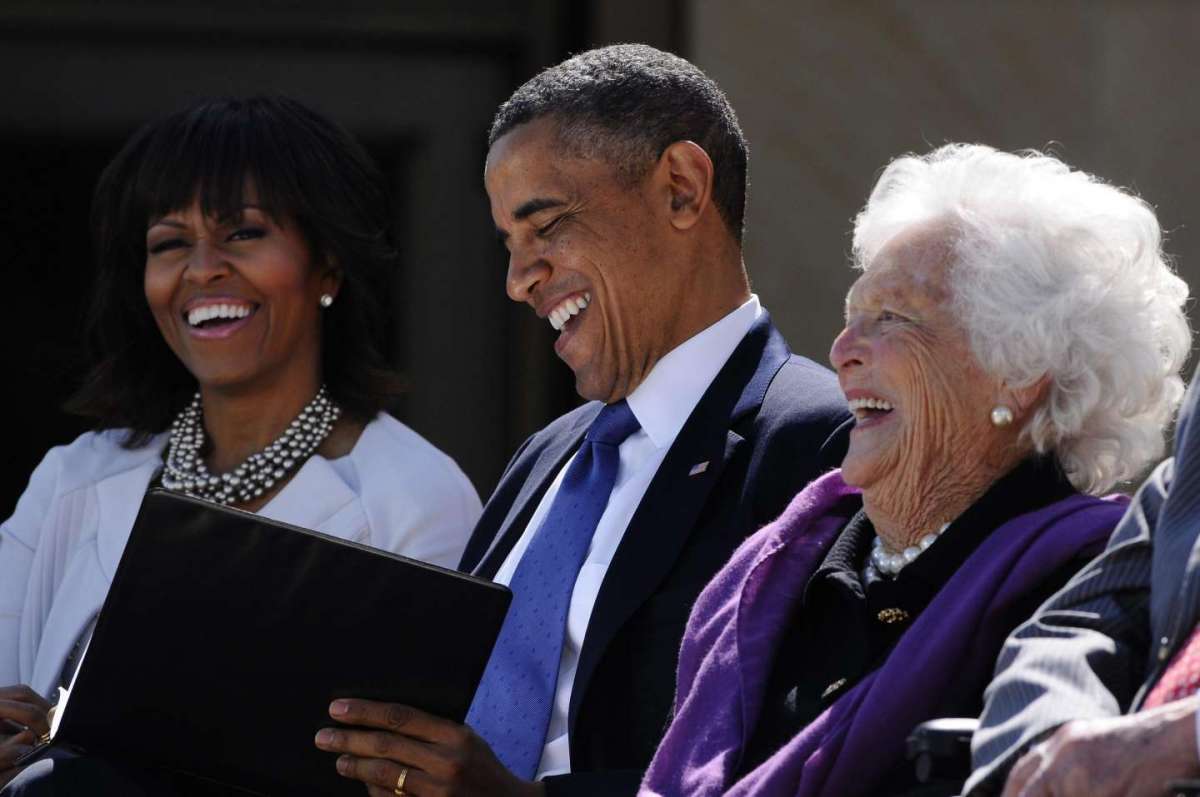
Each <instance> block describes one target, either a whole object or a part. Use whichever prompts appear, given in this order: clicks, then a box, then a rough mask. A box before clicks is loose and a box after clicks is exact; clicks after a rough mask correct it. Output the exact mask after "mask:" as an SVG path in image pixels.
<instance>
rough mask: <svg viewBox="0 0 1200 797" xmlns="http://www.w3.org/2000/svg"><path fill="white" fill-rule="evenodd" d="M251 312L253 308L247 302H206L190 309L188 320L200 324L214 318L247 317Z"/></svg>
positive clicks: (194, 324) (193, 323)
mask: <svg viewBox="0 0 1200 797" xmlns="http://www.w3.org/2000/svg"><path fill="white" fill-rule="evenodd" d="M250 312H251V308H250V306H249V305H246V304H206V305H204V306H203V307H197V308H195V309H193V310H190V311H188V314H187V322H188V324H190V325H191V326H198V325H200V324H203V323H204V322H205V321H210V320H212V319H214V318H233V319H236V318H245V317H246V316H248V315H250Z"/></svg>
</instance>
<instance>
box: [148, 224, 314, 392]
mask: <svg viewBox="0 0 1200 797" xmlns="http://www.w3.org/2000/svg"><path fill="white" fill-rule="evenodd" d="M144 288H145V294H146V301H147V302H148V303H149V305H150V311H151V313H152V314H153V315H154V320H155V322H156V323H157V324H158V328H159V330H160V331H161V332H162V336H163V338H164V340H166V342H167V345H168V346H170V347H171V350H172V351H174V352H175V355H176V356H177V357H179V359H180V361H181V362H182V363H183V365H184V366H185V367H186V368H187V369H188V371H189V372H191V374H192V375H193V376H194V377H195V378H196V380H197V381H198V382H199V383H200V386H201V388H202V389H210V388H211V389H222V390H247V389H249V390H255V389H262V388H268V389H270V388H274V387H280V386H284V385H299V384H303V383H312V382H313V381H314V378H315V382H316V383H319V381H320V367H321V318H320V314H321V309H320V297H321V294H322V293H331V294H336V292H337V276H336V272H334V271H333V270H332V269H330V268H327V267H318V264H316V263H314V262H313V256H312V252H311V251H310V249H309V246H308V244H307V242H306V241H305V240H304V236H303V235H302V234H301V232H300V230H299V228H298V226H297V225H296V224H295V223H294V222H292V221H284V222H282V223H281V222H277V221H275V220H273V219H272V218H271V217H270V216H269V215H268V214H266V213H265V212H263V211H262V210H260V209H258V208H256V207H253V206H252V205H251V206H248V207H246V208H245V209H244V210H243V212H242V214H241V218H230V219H215V218H212V217H210V216H205V215H204V214H203V213H202V212H201V210H200V207H199V205H198V204H194V205H192V206H191V207H189V208H186V209H183V210H179V211H175V212H172V213H168V214H167V215H166V216H164V217H162V218H161V219H152V220H151V223H150V227H149V229H148V231H147V233H146V270H145V277H144Z"/></svg>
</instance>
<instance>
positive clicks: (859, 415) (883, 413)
mask: <svg viewBox="0 0 1200 797" xmlns="http://www.w3.org/2000/svg"><path fill="white" fill-rule="evenodd" d="M847 404H848V405H849V407H850V412H851V413H853V414H854V420H855V424H856V425H858V426H861V425H863V424H864V423H869V422H871V421H877V420H882V419H883V418H886V417H887V416H888V415H891V413H892V411H893V410H894V409H895V407H893V406H892V402H890V401H888V400H887V399H881V398H873V397H872V398H856V399H851V400H850V401H849V402H847Z"/></svg>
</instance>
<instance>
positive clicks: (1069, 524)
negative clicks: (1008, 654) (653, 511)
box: [639, 471, 1128, 797]
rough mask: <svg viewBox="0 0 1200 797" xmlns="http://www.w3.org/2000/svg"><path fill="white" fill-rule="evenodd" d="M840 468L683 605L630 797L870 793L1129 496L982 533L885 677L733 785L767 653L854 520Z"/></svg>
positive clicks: (1094, 548) (1074, 504)
mask: <svg viewBox="0 0 1200 797" xmlns="http://www.w3.org/2000/svg"><path fill="white" fill-rule="evenodd" d="M855 494H857V490H855V489H854V488H851V487H849V486H847V485H846V483H845V482H844V481H842V477H841V471H833V472H832V473H829V474H826V475H825V476H822V477H821V478H820V479H818V480H816V481H815V482H813V483H812V484H810V485H809V486H808V487H807V488H805V489H804V491H803V492H801V493H800V494H799V495H797V496H796V497H795V499H793V501H792V503H791V505H790V506H788V508H787V509H786V510H785V511H784V513H783V515H782V516H780V518H779V519H778V520H776V521H775V522H774V523H772V524H770V525H769V526H767V527H765V528H763V529H762V530H761V531H759V532H758V533H757V534H755V535H754V536H752V537H750V538H749V539H748V540H746V542H744V543H743V544H742V545H741V547H740V548H738V550H737V551H736V552H735V553H734V555H733V558H732V559H730V561H729V563H728V564H727V565H725V567H724V568H723V569H722V570H721V571H720V572H719V573H718V574H717V575H716V577H715V578H713V580H712V581H711V582H709V584H708V586H707V587H705V589H704V591H703V592H702V593H701V594H700V597H699V598H698V599H697V601H696V605H695V606H694V607H693V608H692V614H691V617H690V619H689V620H688V627H687V632H686V633H685V634H684V637H683V647H682V649H681V650H680V653H679V674H678V681H677V690H676V697H675V718H674V720H673V721H672V723H671V726H670V728H668V729H667V733H666V736H664V737H663V740H662V742H661V743H660V744H659V747H658V751H657V752H656V753H655V754H654V760H653V761H652V762H651V763H650V768H649V770H648V771H647V772H646V776H645V779H644V780H643V782H642V787H641V791H640V792H639V794H640V795H642V796H643V797H648V796H649V795H671V796H672V797H673V796H674V795H688V796H689V797H704V796H705V795H718V794H729V795H740V796H743V797H744V796H745V795H755V794H758V795H765V794H770V795H793V794H794V795H822V794H837V795H846V797H849V796H850V795H856V794H869V793H871V792H872V791H874V790H875V789H876V788H878V786H879V782H880V780H881V779H882V778H883V777H885V776H886V774H887V773H888V772H889V771H890V770H891V769H892V768H893V767H895V766H896V765H897V764H898V763H899V762H900V761H902V760H903V756H904V741H905V738H906V737H907V736H908V734H909V732H910V731H911V730H912V729H913V728H914V727H915V726H916V725H918V724H919V723H921V722H924V721H925V720H928V719H933V718H935V717H937V716H940V712H939V700H940V698H941V689H940V685H942V684H945V683H947V682H950V681H952V680H953V681H955V682H958V683H962V682H963V680H964V679H968V678H969V679H973V680H974V681H975V682H977V683H979V685H980V687H979V688H980V690H981V691H982V689H983V686H984V685H985V684H986V683H987V681H988V680H989V679H990V677H991V674H992V670H993V668H994V667H995V661H996V656H997V655H998V654H999V652H1000V647H1001V645H1002V644H1003V642H1004V640H1005V638H1006V637H1007V636H1008V634H1009V632H1011V631H1012V630H1013V628H1014V627H1015V626H1016V625H1018V624H1019V623H1020V622H1022V621H1023V620H1024V619H1025V618H1024V617H1016V616H1013V615H1014V614H1015V612H1016V607H1017V606H1019V605H1021V604H1022V603H1023V599H1025V598H1026V597H1027V596H1028V595H1030V593H1031V591H1036V590H1038V589H1040V588H1043V587H1042V585H1043V583H1044V582H1045V580H1046V579H1047V578H1049V577H1050V576H1052V575H1053V574H1054V573H1056V572H1057V571H1058V570H1059V568H1060V567H1062V566H1065V565H1066V564H1067V563H1069V562H1070V561H1071V560H1072V559H1076V558H1079V557H1083V556H1091V555H1094V554H1096V553H1099V552H1100V550H1101V549H1102V548H1103V546H1104V543H1105V541H1106V540H1107V539H1108V536H1109V534H1110V533H1111V532H1112V530H1113V527H1114V526H1116V524H1117V521H1118V520H1120V518H1121V515H1122V514H1123V513H1124V511H1125V504H1126V503H1128V500H1127V499H1123V498H1121V499H1117V500H1101V499H1098V498H1092V497H1089V496H1083V495H1073V496H1071V497H1069V498H1065V499H1063V500H1061V501H1057V502H1055V503H1053V504H1050V505H1048V506H1045V507H1042V508H1041V509H1038V510H1036V511H1033V512H1029V513H1027V514H1024V515H1021V516H1019V517H1016V518H1013V519H1012V520H1010V521H1008V522H1007V523H1005V524H1003V525H1002V526H1000V527H999V528H997V529H996V530H995V531H994V532H992V533H991V534H989V535H988V537H987V539H985V540H984V541H983V543H981V544H980V546H979V547H978V548H977V549H976V550H975V551H974V552H973V553H972V554H971V556H970V557H969V558H968V559H967V560H966V562H964V563H963V565H962V566H961V567H960V568H959V569H958V570H957V571H956V572H955V574H954V575H953V576H952V577H951V578H950V580H949V581H947V582H946V585H945V586H944V587H943V588H942V589H941V590H940V591H939V592H938V594H937V595H936V596H935V597H934V599H933V600H932V601H931V602H930V604H929V605H928V606H927V607H926V608H925V611H923V612H922V613H921V614H920V616H919V617H918V618H917V620H916V621H915V622H914V623H913V625H912V627H911V628H909V629H908V631H906V632H905V633H904V635H903V636H902V637H901V638H900V641H899V643H897V645H896V647H895V649H894V650H893V651H892V652H891V653H890V654H889V656H888V658H887V660H886V661H885V662H884V664H883V666H882V667H880V668H879V669H878V670H876V671H875V672H873V673H871V674H869V675H867V676H866V677H865V678H863V679H862V680H861V681H860V682H859V683H858V684H857V685H856V686H855V687H854V688H853V689H850V690H849V691H848V692H846V694H844V695H842V696H841V697H840V698H838V699H837V700H836V701H835V702H834V703H833V704H832V705H831V706H830V707H829V708H828V709H826V710H825V712H824V713H822V714H821V715H820V716H819V717H817V718H816V719H815V720H813V721H812V722H811V723H809V724H808V725H807V726H806V727H805V728H804V729H803V730H802V731H801V732H800V733H799V734H798V735H796V736H795V737H793V738H792V740H791V741H790V742H788V743H787V744H786V745H784V746H783V747H782V748H781V749H780V750H778V751H777V752H776V753H775V754H774V755H773V756H771V758H769V759H768V760H767V761H766V762H764V763H763V764H762V765H760V766H759V767H758V768H757V769H755V770H753V771H752V772H750V773H749V774H747V775H746V776H745V777H743V778H742V779H741V780H739V781H737V782H736V783H735V782H734V781H733V774H734V772H735V771H736V770H737V768H738V765H739V763H740V760H741V754H742V750H743V749H744V747H745V746H746V744H747V743H748V742H749V740H750V737H751V735H752V734H753V732H754V729H755V726H756V724H757V722H758V716H759V712H760V710H761V707H762V700H763V689H764V687H765V686H766V683H767V678H768V676H769V675H770V672H771V665H772V663H773V661H774V657H775V649H776V647H777V645H778V643H779V640H780V637H781V636H782V633H783V631H784V628H785V626H786V624H787V622H788V619H789V618H790V617H791V615H792V613H793V609H794V607H795V606H796V604H797V602H798V601H799V600H800V599H801V597H802V595H803V592H804V587H805V585H806V584H807V583H808V580H809V578H810V577H811V576H812V574H813V573H815V572H816V569H817V568H818V567H819V566H820V564H821V562H822V561H823V560H824V557H825V554H826V552H827V551H828V550H829V546H830V545H831V544H832V542H833V540H834V539H835V538H836V537H837V535H838V533H840V532H841V530H842V528H843V527H844V526H845V525H846V523H847V521H848V520H849V518H850V516H851V515H852V514H853V512H855V511H856V509H857V506H856V505H855V503H854V502H850V501H847V500H846V499H847V498H849V497H850V496H853V495H855Z"/></svg>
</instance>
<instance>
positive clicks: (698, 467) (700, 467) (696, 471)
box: [688, 459, 708, 476]
mask: <svg viewBox="0 0 1200 797" xmlns="http://www.w3.org/2000/svg"><path fill="white" fill-rule="evenodd" d="M706 470H708V460H707V459H706V460H704V461H703V462H697V463H696V464H695V465H693V466H692V469H691V470H689V471H688V476H699V475H700V474H701V473H704V471H706Z"/></svg>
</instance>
